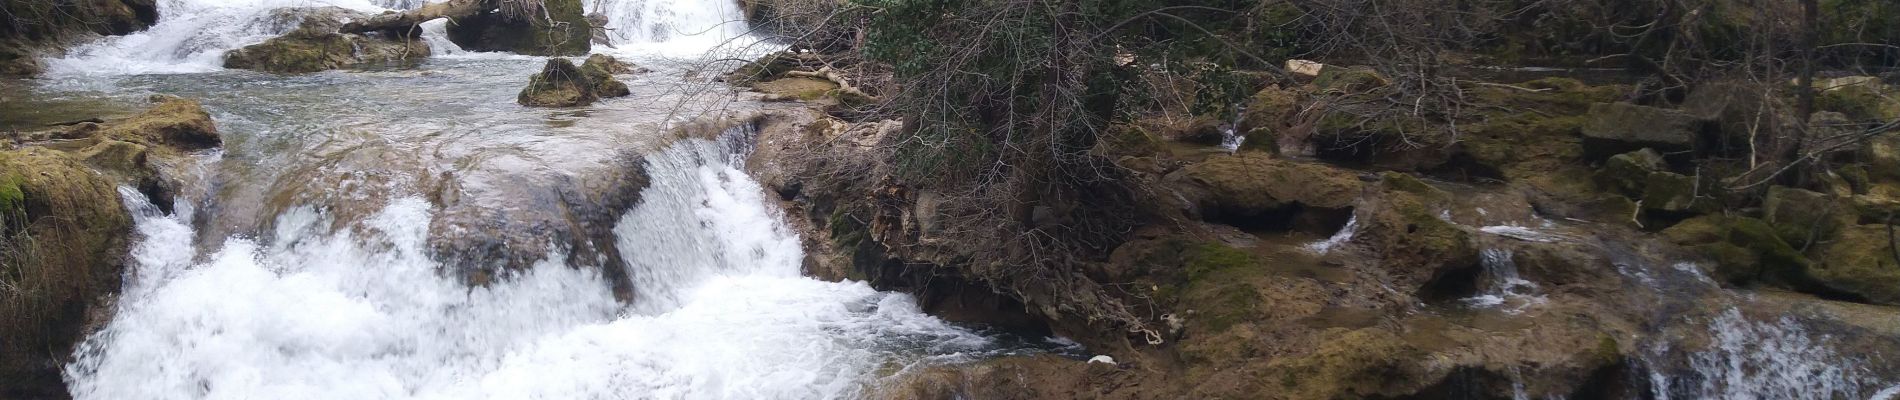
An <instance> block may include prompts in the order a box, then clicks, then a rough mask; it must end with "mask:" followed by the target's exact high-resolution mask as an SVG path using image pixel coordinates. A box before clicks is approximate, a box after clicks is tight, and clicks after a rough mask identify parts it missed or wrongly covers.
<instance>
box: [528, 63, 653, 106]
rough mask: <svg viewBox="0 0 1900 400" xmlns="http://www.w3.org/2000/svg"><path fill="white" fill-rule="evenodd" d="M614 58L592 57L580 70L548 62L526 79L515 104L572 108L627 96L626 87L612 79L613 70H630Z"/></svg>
mask: <svg viewBox="0 0 1900 400" xmlns="http://www.w3.org/2000/svg"><path fill="white" fill-rule="evenodd" d="M631 68H632V67H628V66H626V65H623V64H621V63H619V62H618V61H615V60H614V59H613V57H609V56H604V55H595V56H593V57H588V58H587V61H586V62H585V63H584V64H582V65H581V66H579V67H576V66H574V62H572V61H568V60H567V59H564V58H551V59H548V63H547V66H545V67H542V68H541V72H540V73H537V74H534V76H533V77H530V78H529V79H528V87H526V88H522V89H521V94H520V95H519V96H517V97H516V99H515V101H516V102H519V103H521V105H524V106H529V107H574V106H584V105H588V104H593V103H594V101H596V100H600V99H601V98H603V97H620V96H626V95H627V94H628V93H629V91H628V89H627V84H625V83H621V82H620V81H619V80H617V79H614V76H613V74H614V73H615V71H623V70H632V69H631Z"/></svg>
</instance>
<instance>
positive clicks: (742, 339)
mask: <svg viewBox="0 0 1900 400" xmlns="http://www.w3.org/2000/svg"><path fill="white" fill-rule="evenodd" d="M729 148H730V147H728V146H723V145H721V144H719V143H716V142H713V141H707V140H699V139H690V140H684V141H681V142H679V143H677V144H675V145H673V146H671V147H669V148H667V149H666V150H664V151H661V152H658V153H655V154H650V155H649V160H650V161H649V162H648V165H647V170H648V172H649V174H650V175H651V180H652V183H651V186H650V187H649V188H648V189H646V190H644V191H643V192H642V201H641V203H640V204H639V205H637V206H635V209H634V210H632V211H631V212H629V213H628V214H627V217H626V218H623V219H622V220H621V222H620V223H619V225H618V226H617V227H616V228H615V229H614V231H615V232H616V234H617V235H619V239H620V243H622V244H623V245H624V246H627V247H626V248H625V249H624V252H625V254H626V256H627V257H628V258H629V260H632V266H631V267H630V268H631V269H630V271H629V272H630V273H631V274H632V275H633V276H635V277H639V278H637V281H636V282H637V284H636V288H635V290H636V291H638V292H640V293H642V296H641V298H640V299H639V300H636V304H637V305H636V306H634V307H633V310H631V311H632V312H628V310H623V309H622V306H621V305H620V304H618V303H617V302H616V301H615V300H614V299H613V296H612V294H611V292H610V290H609V287H610V285H609V283H608V282H607V281H606V280H605V279H604V278H603V277H602V275H601V274H600V273H599V272H598V271H597V270H592V269H585V268H574V267H569V266H566V265H562V261H561V257H560V255H559V254H552V255H550V256H549V261H544V262H541V263H538V264H537V265H535V266H534V267H532V268H529V269H526V270H524V271H519V272H518V273H515V274H513V275H512V276H507V277H502V278H500V279H497V280H496V281H495V282H494V283H492V284H490V285H487V286H485V287H469V286H466V285H464V284H462V283H460V282H458V281H456V280H454V279H451V278H447V277H444V276H443V275H442V273H441V271H442V270H443V269H444V268H445V266H443V265H440V264H439V263H438V262H436V261H434V260H432V259H431V258H430V255H429V254H428V252H427V250H426V247H425V238H426V237H427V232H426V229H427V227H428V226H429V220H430V219H431V218H432V210H431V206H430V205H429V203H428V202H426V201H424V200H422V199H419V198H413V197H411V198H401V199H397V200H394V201H392V202H391V203H390V204H389V205H388V206H387V207H385V208H384V209H383V210H382V211H381V212H380V213H377V214H376V215H374V216H373V217H370V218H369V219H367V220H366V221H364V222H362V223H361V224H360V226H355V227H342V226H337V227H333V226H331V222H329V221H330V220H329V218H328V217H327V216H326V215H324V213H322V212H319V211H316V210H313V209H310V208H299V209H296V210H293V211H291V212H288V213H285V214H283V215H281V216H280V217H279V218H278V223H277V228H276V231H275V232H274V234H273V235H271V238H272V239H271V240H270V241H269V242H268V243H265V242H260V241H257V240H251V239H244V238H232V239H229V240H227V241H226V242H225V243H224V245H223V248H222V249H220V250H218V251H216V252H214V253H211V254H195V253H194V252H192V251H190V250H188V249H191V237H192V236H193V234H192V231H191V229H190V228H188V227H189V226H190V223H189V222H190V221H189V220H188V218H189V215H190V214H189V213H178V214H177V215H176V216H165V215H162V214H160V213H158V212H157V211H156V210H155V209H153V208H152V207H150V206H149V205H146V204H145V203H144V201H143V199H141V198H139V197H138V196H139V195H138V194H137V193H136V192H132V191H129V190H128V191H125V195H126V197H127V200H128V201H129V202H130V203H131V204H136V205H137V206H135V207H134V208H135V210H134V211H135V214H136V215H137V217H136V224H137V226H138V231H139V233H140V238H139V239H138V245H137V247H136V249H135V250H134V252H133V255H134V259H135V260H136V265H135V266H134V268H135V269H134V271H133V274H132V275H131V278H130V279H129V281H128V283H127V290H126V291H125V294H124V296H123V297H122V298H121V300H120V301H119V307H118V311H117V314H116V316H115V317H114V319H113V320H112V322H111V323H110V324H108V325H107V326H106V327H105V328H104V330H103V331H101V332H99V333H98V334H95V335H93V336H91V337H90V338H88V339H87V340H86V341H85V342H84V343H83V344H82V345H81V350H80V351H79V352H78V354H77V358H78V359H77V361H76V362H75V363H74V364H72V365H70V366H69V367H68V369H67V375H68V380H69V383H70V385H71V388H72V390H73V392H74V395H75V396H76V397H78V398H81V399H124V398H159V399H200V398H209V399H253V398H276V399H336V398H352V399H363V398H369V399H391V398H403V399H409V398H414V399H451V398H452V399H468V398H496V399H523V398H562V399H571V398H695V399H699V398H735V399H737V398H745V399H751V398H774V399H793V398H837V397H850V396H853V395H855V394H857V393H858V392H859V391H860V390H863V389H864V388H865V387H866V385H869V384H872V383H874V382H875V378H876V377H877V376H878V375H879V374H880V373H889V371H888V370H882V369H883V368H888V367H891V366H903V365H910V364H913V363H916V362H919V361H921V360H924V359H929V358H939V357H952V358H955V357H961V356H962V354H966V353H968V352H973V351H978V350H982V349H984V348H985V347H986V346H989V345H990V344H991V339H988V338H986V337H984V336H980V335H977V334H974V333H971V332H969V331H965V330H962V329H959V328H956V327H953V326H950V325H947V324H945V323H943V322H942V321H939V320H937V319H935V318H932V317H929V316H928V315H925V314H923V313H922V312H921V311H920V310H918V308H917V306H916V304H915V303H914V302H913V300H912V299H911V298H910V297H909V296H907V295H902V294H893V293H883V292H878V291H875V290H872V289H871V288H870V287H869V286H867V285H865V284H863V283H858V282H842V283H840V282H824V281H819V280H814V279H810V278H805V277H801V276H799V264H798V262H799V260H800V259H801V258H802V254H801V253H800V252H801V249H800V248H799V247H798V245H797V243H798V240H797V237H796V236H794V234H793V233H791V231H790V230H788V229H787V228H786V227H785V226H784V225H783V224H782V223H781V222H779V221H778V220H777V219H776V217H775V215H774V214H775V213H774V211H772V210H771V209H770V208H768V207H767V206H766V203H764V202H763V201H762V199H761V198H760V191H761V189H760V187H759V186H758V185H757V184H756V183H754V182H753V181H752V180H751V179H750V178H748V177H747V176H746V175H745V174H743V173H741V172H740V171H739V170H737V169H735V168H734V167H733V166H732V164H730V163H729V160H731V157H732V154H731V153H729V152H728V150H726V149H729ZM183 207H184V208H185V209H189V205H185V206H183ZM332 228H341V229H332ZM351 228H356V229H351ZM194 260H196V261H194ZM880 371H882V372H880Z"/></svg>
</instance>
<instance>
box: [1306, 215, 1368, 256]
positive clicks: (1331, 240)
mask: <svg viewBox="0 0 1900 400" xmlns="http://www.w3.org/2000/svg"><path fill="white" fill-rule="evenodd" d="M1357 232H1359V215H1358V214H1357V213H1355V214H1353V216H1352V217H1351V218H1348V219H1346V226H1342V227H1339V231H1338V232H1333V236H1331V237H1327V238H1326V240H1321V241H1317V242H1313V243H1308V244H1306V250H1307V251H1311V252H1314V253H1317V254H1326V253H1327V252H1330V251H1333V249H1334V248H1337V247H1339V246H1340V245H1343V244H1346V242H1351V241H1352V235H1353V234H1354V233H1357Z"/></svg>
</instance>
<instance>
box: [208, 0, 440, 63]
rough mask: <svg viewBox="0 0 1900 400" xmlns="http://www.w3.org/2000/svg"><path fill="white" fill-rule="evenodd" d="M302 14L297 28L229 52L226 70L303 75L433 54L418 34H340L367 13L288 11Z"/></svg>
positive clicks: (334, 10) (303, 9)
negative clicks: (344, 26)
mask: <svg viewBox="0 0 1900 400" xmlns="http://www.w3.org/2000/svg"><path fill="white" fill-rule="evenodd" d="M278 12H282V13H290V14H292V17H294V18H301V22H300V23H299V24H298V26H297V28H296V29H294V30H291V31H290V33H286V34H284V35H283V36H279V37H275V38H271V39H270V40H266V41H264V42H263V43H258V44H254V45H250V46H245V47H244V48H241V49H237V50H232V51H231V52H229V53H226V54H225V55H224V67H225V68H239V69H249V70H257V71H264V72H272V73H279V74H302V73H311V72H317V71H325V70H332V69H341V68H348V67H352V66H359V65H387V64H401V63H405V62H412V61H416V60H421V59H424V58H427V57H429V44H428V42H425V41H423V40H421V39H420V38H415V37H385V36H383V34H380V33H372V34H366V35H365V34H354V33H338V32H337V29H338V28H339V27H341V26H342V25H343V24H344V23H345V22H348V21H350V20H358V19H363V18H367V17H368V16H367V15H365V14H363V13H360V12H356V11H352V10H348V9H343V8H338V7H321V8H302V9H285V10H279V11H278Z"/></svg>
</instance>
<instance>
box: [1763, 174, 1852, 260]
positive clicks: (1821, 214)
mask: <svg viewBox="0 0 1900 400" xmlns="http://www.w3.org/2000/svg"><path fill="white" fill-rule="evenodd" d="M1858 214H1859V213H1858V212H1857V211H1856V210H1855V209H1854V207H1853V204H1852V203H1851V202H1850V201H1849V200H1848V199H1843V198H1839V197H1835V196H1833V195H1829V194H1826V193H1819V192H1814V191H1809V190H1802V189H1794V188H1789V187H1785V186H1775V187H1771V188H1768V197H1767V199H1766V200H1763V201H1762V219H1763V220H1766V221H1768V224H1769V225H1772V226H1774V228H1775V234H1776V235H1778V236H1780V237H1781V240H1783V241H1786V242H1788V243H1789V244H1792V245H1794V246H1795V247H1800V248H1806V247H1808V246H1807V245H1808V244H1810V243H1818V242H1825V241H1828V240H1829V239H1831V238H1833V237H1834V236H1835V235H1837V234H1839V233H1840V232H1841V229H1843V228H1846V227H1848V226H1852V225H1853V224H1854V222H1855V221H1856V220H1858V219H1859V215H1858Z"/></svg>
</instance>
